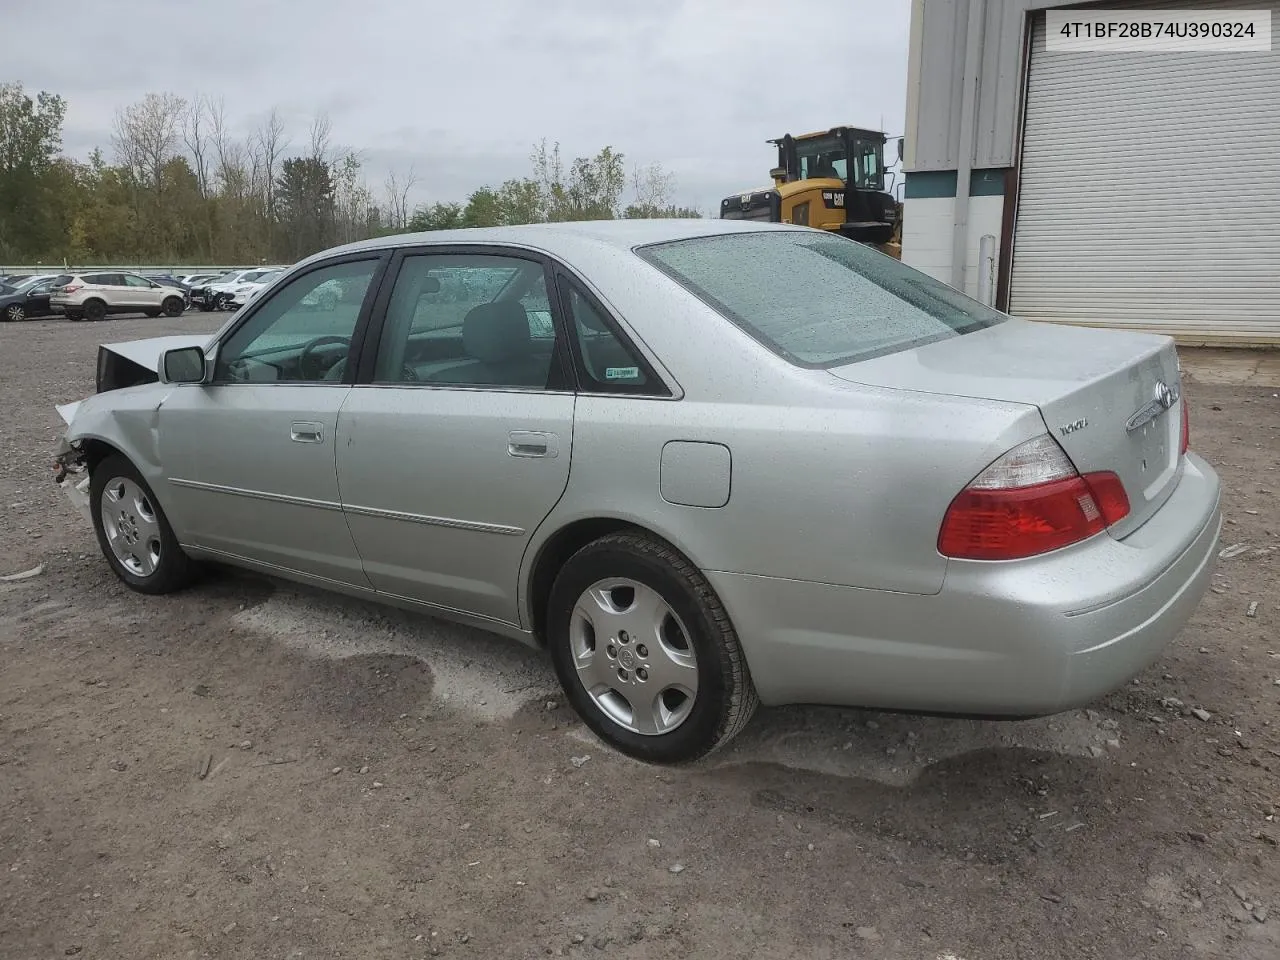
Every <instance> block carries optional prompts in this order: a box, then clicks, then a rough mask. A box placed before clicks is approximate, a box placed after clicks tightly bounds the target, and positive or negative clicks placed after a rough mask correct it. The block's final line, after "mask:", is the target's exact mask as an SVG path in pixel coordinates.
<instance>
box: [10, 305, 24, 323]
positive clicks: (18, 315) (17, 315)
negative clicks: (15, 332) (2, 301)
mask: <svg viewBox="0 0 1280 960" xmlns="http://www.w3.org/2000/svg"><path fill="white" fill-rule="evenodd" d="M9 319H10V320H12V321H13V322H14V323H17V322H18V321H19V320H21V319H22V308H21V307H20V306H18V305H17V304H16V303H15V304H14V305H13V306H11V307H10V308H9Z"/></svg>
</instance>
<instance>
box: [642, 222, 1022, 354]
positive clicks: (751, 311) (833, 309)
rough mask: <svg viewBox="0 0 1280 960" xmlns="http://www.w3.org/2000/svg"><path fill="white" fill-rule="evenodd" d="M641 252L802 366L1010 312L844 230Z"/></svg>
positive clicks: (896, 345)
mask: <svg viewBox="0 0 1280 960" xmlns="http://www.w3.org/2000/svg"><path fill="white" fill-rule="evenodd" d="M637 253H638V254H639V255H640V256H641V257H642V258H644V259H645V260H647V261H648V262H649V263H651V264H653V265H654V266H655V267H657V268H658V269H659V270H661V271H662V272H663V273H665V274H667V275H668V276H669V277H671V278H672V279H673V280H675V281H676V282H677V283H679V284H681V285H682V286H683V287H685V289H687V290H689V291H690V292H691V293H693V294H694V295H695V296H697V297H699V298H700V299H702V300H703V301H704V302H705V303H707V304H708V305H709V306H711V307H712V308H713V309H714V310H716V311H717V312H719V313H720V314H722V315H723V316H724V317H725V318H727V319H728V320H730V321H731V322H732V323H734V324H736V325H737V326H738V327H740V328H741V329H742V330H744V331H745V332H746V333H748V334H750V335H751V336H752V337H754V338H755V339H756V340H758V341H759V342H760V343H762V344H764V345H765V346H766V347H768V348H769V349H770V350H772V351H774V352H775V353H777V354H778V355H780V356H782V357H784V358H786V359H787V360H789V361H790V362H792V363H794V364H796V365H797V366H803V367H834V366H839V365H842V364H846V363H854V362H856V361H858V360H867V359H870V358H872V357H877V356H882V355H884V354H889V353H897V352H898V351H901V350H909V349H911V348H912V347H919V346H923V345H924V344H926V343H932V342H934V341H936V340H945V339H948V338H950V337H957V336H962V335H964V334H967V333H971V332H973V331H975V330H981V329H983V328H985V327H990V326H993V325H994V324H997V323H1002V322H1003V321H1004V320H1005V319H1006V317H1005V315H1004V314H1002V313H999V312H998V311H996V310H993V309H991V308H990V307H987V306H984V305H983V304H981V303H979V302H978V301H976V300H973V299H971V298H969V297H966V296H965V295H964V294H962V293H960V292H959V291H958V290H955V289H954V288H952V287H949V286H947V285H946V284H944V283H942V282H940V281H938V280H935V279H933V278H932V277H930V276H929V275H928V274H925V273H922V272H920V271H919V270H914V269H912V268H911V267H908V266H906V265H905V264H903V263H901V262H900V261H898V260H895V259H894V258H892V257H888V256H885V255H884V254H882V253H880V252H878V251H876V250H872V249H871V248H870V247H867V246H865V245H864V244H860V243H857V242H855V241H853V240H846V239H844V238H843V237H833V236H827V235H825V234H811V233H808V232H792V231H776V232H775V231H761V232H758V233H744V234H729V235H724V236H716V237H699V238H697V239H693V240H678V241H673V242H666V243H658V244H653V245H650V246H647V247H641V248H639V249H638V250H637Z"/></svg>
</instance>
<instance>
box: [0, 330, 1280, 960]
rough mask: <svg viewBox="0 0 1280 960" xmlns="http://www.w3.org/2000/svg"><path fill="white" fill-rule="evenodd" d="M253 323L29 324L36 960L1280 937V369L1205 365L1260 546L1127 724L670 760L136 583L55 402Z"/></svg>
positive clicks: (389, 641)
mask: <svg viewBox="0 0 1280 960" xmlns="http://www.w3.org/2000/svg"><path fill="white" fill-rule="evenodd" d="M220 319H221V318H220V317H219V318H210V317H207V316H206V317H202V316H201V315H200V314H193V315H190V316H189V317H187V318H184V319H182V320H178V321H157V320H132V319H129V320H115V321H111V322H109V323H104V324H97V325H90V324H70V323H66V322H59V321H49V322H37V323H27V324H23V325H4V324H0V405H2V406H3V409H4V410H5V417H4V420H3V424H2V425H0V452H2V453H3V457H2V458H0V519H2V520H3V523H0V575H4V574H8V573H13V572H16V571H22V570H26V569H28V568H31V567H34V566H36V565H37V564H40V565H43V571H42V572H41V573H40V574H39V575H38V576H35V577H33V578H30V579H27V580H23V581H20V582H13V583H0V958H4V960H17V958H23V960H25V958H46V957H63V956H79V957H81V958H98V957H112V958H127V960H144V958H177V957H252V958H255V960H266V958H277V957H279V958H286V957H287V958H292V957H369V958H374V957H376V958H380V960H382V958H419V957H427V956H436V955H440V956H452V957H478V958H479V957H483V958H496V957H539V956H571V957H572V956H577V957H587V958H589V957H593V956H610V957H645V958H664V957H671V958H676V957H689V956H696V957H716V958H723V957H744V958H745V957H751V958H773V957H803V958H806V960H810V958H828V957H868V958H912V960H915V958H923V960H939V958H950V960H956V958H963V960H1004V958H1045V960H1047V958H1063V960H1068V958H1069V960H1081V958H1094V957H1096V958H1116V960H1132V958H1139V957H1153V958H1154V957H1160V958H1165V957H1195V958H1201V957H1204V958H1208V957H1215V958H1216V957H1223V958H1227V957H1230V958H1232V960H1253V958H1257V960H1263V958H1267V960H1274V958H1276V957H1277V956H1280V850H1278V849H1277V846H1276V844H1277V841H1278V840H1280V823H1276V822H1275V815H1276V806H1277V805H1280V796H1278V793H1280V791H1278V790H1277V777H1276V773H1277V771H1280V638H1278V637H1277V627H1278V626H1280V609H1278V608H1280V588H1278V587H1277V585H1276V572H1277V570H1278V569H1280V472H1278V469H1277V461H1278V460H1280V398H1278V397H1277V396H1276V394H1277V393H1280V389H1277V387H1276V386H1273V385H1266V384H1265V382H1259V381H1260V378H1258V377H1252V379H1251V378H1250V377H1249V376H1241V377H1237V378H1236V379H1237V380H1243V381H1244V382H1242V383H1236V384H1233V385H1227V384H1223V383H1218V384H1215V383H1208V382H1201V381H1197V380H1196V379H1194V372H1195V370H1194V368H1193V370H1192V379H1191V382H1190V383H1189V388H1188V389H1189V393H1190V397H1191V401H1192V403H1193V407H1192V409H1193V444H1194V446H1195V447H1196V448H1197V449H1198V450H1199V451H1201V452H1202V453H1203V454H1205V455H1206V456H1207V457H1208V458H1209V459H1210V460H1211V461H1212V462H1213V463H1214V464H1215V465H1217V466H1218V468H1219V469H1220V470H1221V471H1222V474H1223V476H1224V480H1225V483H1226V489H1227V499H1226V504H1227V515H1228V518H1229V519H1228V521H1227V523H1228V526H1227V527H1226V528H1225V530H1226V533H1225V540H1224V544H1223V545H1224V547H1226V546H1235V545H1237V544H1239V545H1243V546H1244V547H1245V548H1246V549H1244V550H1243V551H1242V552H1239V553H1238V554H1237V555H1235V556H1232V557H1230V558H1229V559H1224V560H1222V561H1220V564H1219V576H1218V577H1217V578H1216V580H1215V586H1214V588H1213V592H1212V593H1210V594H1209V595H1208V596H1207V597H1206V600H1205V602H1204V604H1203V606H1202V607H1201V609H1200V611H1199V613H1198V614H1197V616H1196V617H1195V619H1194V621H1193V622H1192V623H1191V625H1190V626H1189V628H1188V629H1187V630H1186V631H1185V633H1184V634H1183V636H1182V637H1181V638H1180V639H1179V641H1178V642H1177V643H1176V644H1175V646H1174V647H1173V648H1172V649H1170V650H1169V652H1168V654H1167V655H1166V656H1165V657H1164V658H1163V660H1162V661H1161V662H1160V663H1159V664H1157V665H1156V666H1155V667H1154V668H1153V669H1152V670H1150V671H1148V672H1147V673H1146V674H1144V675H1143V676H1142V677H1140V678H1139V679H1138V681H1137V682H1136V683H1135V684H1133V685H1131V686H1128V687H1126V688H1125V689H1124V690H1122V691H1120V692H1119V693H1117V694H1115V695H1113V696H1111V697H1109V698H1107V699H1106V700H1104V701H1102V702H1100V703H1098V704H1097V705H1096V709H1095V710H1093V711H1081V712H1079V713H1072V714H1068V715H1062V716H1058V717H1054V718H1050V719H1046V720H1039V721H1034V722H1026V723H1004V724H999V723H977V722H957V721H948V720H938V719H922V718H913V717H903V716H891V715H884V714H877V713H868V712H858V711H838V710H825V709H786V710H776V711H769V712H763V713H761V714H759V715H758V716H757V718H756V720H755V721H754V722H753V724H752V725H751V727H750V729H749V730H748V731H747V732H746V733H745V734H744V736H743V737H742V738H741V740H740V741H739V742H737V744H736V746H735V747H734V748H732V749H731V750H729V751H728V752H726V753H725V754H724V755H722V756H718V757H717V758H716V760H715V761H714V762H708V763H705V764H703V765H702V766H698V767H694V768H691V769H680V770H662V769H656V768H650V767H644V766H641V765H638V764H636V763H633V762H630V761H628V760H626V759H623V758H620V757H619V756H618V755H616V754H613V753H610V752H609V751H608V750H606V749H602V748H601V746H600V745H599V744H598V743H597V742H595V741H593V740H592V739H591V738H590V737H589V736H588V735H586V734H585V733H584V732H583V731H582V730H581V728H580V727H579V726H578V725H577V724H576V723H575V721H574V719H573V717H572V715H571V714H570V712H569V711H568V709H567V708H566V707H565V706H564V705H563V704H562V703H560V702H559V698H558V697H557V696H556V694H555V684H554V680H553V677H552V674H551V672H550V669H549V668H548V667H547V666H546V665H545V664H544V663H543V662H542V660H541V659H540V658H539V657H538V656H536V655H534V654H532V653H528V652H525V651H523V650H520V649H517V648H515V647H514V646H513V645H509V644H505V643H503V642H501V641H497V640H490V639H488V638H486V637H484V636H482V635H480V634H478V633H474V632H471V631H468V630H463V629H459V628H456V627H451V626H448V625H444V624H441V623H438V622H435V621H432V620H428V619H423V618H413V617H409V616H402V615H400V614H398V613H387V612H385V611H381V610H376V609H373V608H371V607H365V606H360V605H357V604H350V603H346V602H345V601H342V602H337V601H333V600H330V599H328V598H325V597H323V596H321V595H318V594H314V593H310V592H307V591H302V590H298V589H295V588H293V587H290V586H288V585H285V584H281V583H276V582H271V581H267V580H263V579H260V578H257V577H251V576H247V575H242V574H233V573H224V574H220V575H218V576H216V577H214V578H212V579H211V580H210V581H209V582H207V583H205V584H204V585H202V586H201V587H199V588H197V589H195V590H194V591H192V592H189V593H186V594H183V595H180V596H175V597H169V598H159V599H152V598H145V597H141V596H138V595H136V594H133V593H130V592H128V591H127V590H125V589H124V588H123V587H122V586H121V585H119V584H118V583H117V582H116V580H115V579H114V578H113V577H112V576H111V574H110V573H109V571H108V569H107V567H106V565H105V563H104V562H103V561H102V560H101V559H100V557H99V555H98V551H97V548H96V544H95V542H94V539H93V535H92V533H91V531H89V530H88V529H86V528H85V527H84V526H82V524H81V523H80V522H79V520H78V518H77V517H76V516H75V515H74V514H73V512H72V511H71V509H70V507H69V506H68V505H66V504H65V502H64V501H63V499H62V497H61V494H59V493H58V491H57V490H56V489H55V487H54V486H53V483H52V481H51V479H50V475H49V470H48V467H47V464H48V459H49V451H50V449H51V448H52V445H53V443H54V441H55V438H56V436H57V434H58V433H59V429H58V428H59V427H60V421H59V420H58V419H57V416H56V414H55V413H54V411H53V409H52V405H53V404H54V403H60V402H64V401H68V400H73V399H77V398H79V397H81V396H83V395H85V394H87V393H89V392H91V391H92V376H93V364H94V351H95V345H96V344H97V343H98V342H100V341H102V340H121V339H134V338H138V337H143V336H152V335H156V334H160V333H169V332H181V331H189V330H193V329H200V330H207V329H212V328H213V327H215V326H216V325H217V323H218V322H219V320H220ZM1192 359H1193V358H1192ZM1212 366H1213V365H1212V364H1209V365H1206V366H1205V368H1204V369H1210V370H1211V369H1212ZM1227 366H1230V364H1228V365H1227ZM1213 379H1217V380H1223V379H1229V378H1223V377H1214V378H1213ZM1254 602H1256V604H1257V606H1256V609H1254V614H1253V615H1252V616H1250V615H1249V612H1250V609H1251V604H1252V603H1254ZM1168 698H1176V701H1175V700H1170V699H1168ZM1177 701H1181V703H1182V704H1183V706H1179V705H1178V703H1177ZM1193 708H1195V709H1196V710H1203V711H1207V715H1206V714H1201V715H1200V716H1197V715H1196V714H1193V713H1192V712H1191V711H1192V709H1193ZM1202 716H1207V719H1201V717H1202ZM206 766H207V768H208V773H207V776H205V777H204V778H200V777H199V776H198V773H199V772H200V771H202V770H203V769H204V768H205V767H206Z"/></svg>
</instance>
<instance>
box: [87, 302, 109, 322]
mask: <svg viewBox="0 0 1280 960" xmlns="http://www.w3.org/2000/svg"><path fill="white" fill-rule="evenodd" d="M106 315H107V305H106V304H105V303H103V302H102V301H101V300H86V301H85V302H84V318H85V319H86V320H90V321H97V320H101V319H103V318H104V317H106Z"/></svg>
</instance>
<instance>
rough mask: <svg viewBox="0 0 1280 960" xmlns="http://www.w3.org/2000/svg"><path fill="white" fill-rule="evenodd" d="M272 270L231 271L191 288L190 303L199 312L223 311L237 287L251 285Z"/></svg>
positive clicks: (254, 268) (266, 268)
mask: <svg viewBox="0 0 1280 960" xmlns="http://www.w3.org/2000/svg"><path fill="white" fill-rule="evenodd" d="M272 269H274V268H268V267H253V268H250V269H245V270H231V271H229V272H228V273H224V274H223V275H222V276H220V277H215V278H214V279H213V280H210V281H208V282H207V283H204V284H202V285H200V286H197V287H194V288H192V290H191V302H192V304H194V305H195V306H197V307H199V308H200V309H201V310H225V309H227V307H229V306H230V304H231V298H232V296H233V295H234V290H235V288H236V287H237V286H239V285H241V284H245V283H252V282H253V281H254V280H256V279H257V278H258V277H260V276H262V275H263V274H265V273H269V272H271V270H272Z"/></svg>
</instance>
